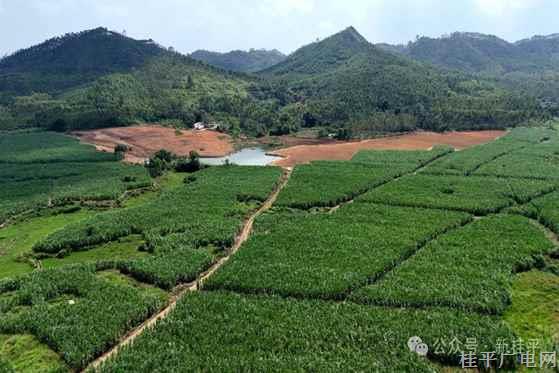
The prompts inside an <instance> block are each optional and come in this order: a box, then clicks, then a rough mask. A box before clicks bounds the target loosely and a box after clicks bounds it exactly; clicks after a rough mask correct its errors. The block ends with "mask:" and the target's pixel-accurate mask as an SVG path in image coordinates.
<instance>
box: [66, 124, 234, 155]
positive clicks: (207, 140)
mask: <svg viewBox="0 0 559 373" xmlns="http://www.w3.org/2000/svg"><path fill="white" fill-rule="evenodd" d="M72 134H73V135H74V136H76V137H78V138H79V139H80V140H81V141H82V142H84V143H88V144H92V145H95V147H96V148H97V150H100V151H105V152H113V150H114V147H115V145H117V144H125V145H128V146H130V147H131V149H132V150H131V151H129V152H128V153H127V154H126V158H125V160H126V161H127V162H131V163H143V161H144V160H145V159H147V158H149V157H150V156H151V155H152V154H153V153H155V152H157V151H158V150H160V149H166V150H169V151H171V152H173V153H175V154H177V155H180V156H186V155H188V154H189V153H190V152H191V151H193V150H194V151H196V152H198V153H199V154H200V155H201V156H202V157H223V156H226V155H228V154H230V153H231V152H233V150H234V148H233V144H232V141H231V137H230V136H228V135H226V134H223V133H220V132H216V131H210V130H202V131H195V130H180V132H179V131H176V130H175V129H174V128H168V127H161V126H155V125H140V126H131V127H114V128H103V129H98V130H92V131H76V132H73V133H72Z"/></svg>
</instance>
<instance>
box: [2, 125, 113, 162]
mask: <svg viewBox="0 0 559 373" xmlns="http://www.w3.org/2000/svg"><path fill="white" fill-rule="evenodd" d="M114 160H115V155H114V154H112V153H100V152H98V151H96V150H95V148H94V147H93V146H86V145H82V144H80V143H79V142H78V141H77V140H76V139H73V138H71V137H68V136H63V135H60V134H58V133H54V132H15V133H8V134H2V136H1V137H0V163H18V164H22V163H24V164H25V163H60V162H110V161H114Z"/></svg>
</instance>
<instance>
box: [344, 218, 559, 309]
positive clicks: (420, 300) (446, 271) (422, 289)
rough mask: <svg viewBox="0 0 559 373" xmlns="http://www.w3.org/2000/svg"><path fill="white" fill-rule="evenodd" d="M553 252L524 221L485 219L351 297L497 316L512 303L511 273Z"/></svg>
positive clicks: (541, 235)
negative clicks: (465, 310)
mask: <svg viewBox="0 0 559 373" xmlns="http://www.w3.org/2000/svg"><path fill="white" fill-rule="evenodd" d="M552 250H553V245H552V243H551V242H550V241H549V240H548V239H547V238H546V237H545V235H544V233H543V232H542V231H541V230H540V229H538V228H537V227H535V226H534V225H533V224H530V222H529V221H528V220H527V219H525V218H522V217H519V216H494V217H489V218H484V219H481V220H478V221H476V222H475V223H472V224H469V225H468V226H466V227H462V228H460V229H457V230H455V231H453V232H451V233H449V234H447V235H443V236H441V237H439V238H437V239H436V240H434V241H433V242H431V243H430V244H429V245H427V246H426V247H425V248H423V249H421V250H420V251H419V252H418V253H417V254H416V255H414V256H413V257H412V258H410V259H409V260H408V261H406V263H404V264H402V265H401V266H399V267H398V268H396V269H395V270H394V271H392V272H390V273H389V274H388V275H387V276H385V277H384V278H383V279H382V280H380V281H378V282H376V283H375V284H373V285H371V286H368V287H365V288H363V289H360V290H359V291H357V292H356V293H355V294H352V299H354V300H356V301H358V302H363V303H370V304H384V305H390V306H413V307H425V306H448V307H452V308H464V309H475V310H478V311H479V312H482V313H494V314H497V313H502V312H504V311H505V310H506V307H507V306H509V305H510V303H511V295H510V283H511V278H512V276H513V275H514V273H516V272H521V271H523V270H524V269H526V268H533V267H535V266H536V264H537V261H538V260H541V258H542V256H543V255H544V254H548V253H549V252H551V251H552Z"/></svg>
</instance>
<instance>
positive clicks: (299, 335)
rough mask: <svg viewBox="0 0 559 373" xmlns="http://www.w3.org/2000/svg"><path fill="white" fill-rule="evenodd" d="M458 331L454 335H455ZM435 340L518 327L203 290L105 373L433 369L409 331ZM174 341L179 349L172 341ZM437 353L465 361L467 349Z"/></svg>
mask: <svg viewBox="0 0 559 373" xmlns="http://www.w3.org/2000/svg"><path fill="white" fill-rule="evenodd" d="M449 330H452V336H449V335H448V333H449ZM410 335H411V336H413V335H421V337H422V338H423V340H424V341H425V342H426V343H428V344H429V345H430V346H432V345H434V343H435V341H436V340H437V339H438V338H441V336H448V337H450V338H452V337H456V338H457V339H461V340H466V338H475V339H476V340H477V341H478V342H479V348H480V349H482V350H484V351H485V350H488V351H490V350H495V344H496V343H497V340H499V339H504V340H506V339H510V338H512V334H511V331H510V330H509V329H508V328H507V327H506V326H505V325H504V324H502V323H501V322H499V321H498V320H497V319H496V318H492V317H487V316H480V315H473V314H465V313H461V312H457V311H453V310H440V309H439V310H437V309H427V310H412V309H408V310H405V309H384V308H369V307H363V306H358V305H355V304H348V303H345V304H340V303H330V302H324V301H309V300H305V301H294V300H284V299H279V298H275V297H244V296H240V295H236V294H229V293H221V292H216V293H207V294H195V295H192V296H188V297H186V298H185V299H184V300H182V301H181V302H180V303H179V305H178V307H177V309H176V311H175V312H174V313H173V314H172V316H171V317H169V318H168V319H166V320H164V321H162V322H161V323H160V324H158V326H157V328H155V329H152V330H150V331H148V332H146V334H145V335H143V336H142V337H141V338H140V339H139V340H138V342H137V343H135V344H134V345H132V346H129V347H126V348H125V349H124V350H123V351H122V353H121V354H119V355H118V356H117V357H116V358H115V359H113V360H110V361H109V362H108V363H106V364H105V365H104V366H103V367H102V369H101V371H102V372H121V371H153V370H167V371H170V370H174V369H177V367H181V369H183V370H184V371H198V370H202V371H211V372H214V371H215V372H219V371H224V370H234V371H246V370H256V371H292V370H297V371H312V370H318V371H337V370H340V369H342V370H348V371H370V370H378V371H397V372H432V371H433V367H432V366H431V365H430V364H429V363H428V362H427V360H425V359H423V358H420V357H419V356H418V355H416V354H414V353H411V352H410V351H409V349H408V348H407V346H406V343H407V340H408V339H409V338H410V337H409V336H410ZM169 346H172V348H169ZM432 356H433V357H434V358H435V359H439V360H440V361H451V362H453V363H457V362H459V360H460V356H459V354H455V353H449V352H444V353H441V354H438V355H437V354H436V353H435V352H434V351H433V352H432Z"/></svg>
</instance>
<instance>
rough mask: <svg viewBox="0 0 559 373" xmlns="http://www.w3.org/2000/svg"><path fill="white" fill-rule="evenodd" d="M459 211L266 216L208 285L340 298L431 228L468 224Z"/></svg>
mask: <svg viewBox="0 0 559 373" xmlns="http://www.w3.org/2000/svg"><path fill="white" fill-rule="evenodd" d="M469 219H470V216H469V215H468V214H464V213H457V212H447V211H436V210H424V209H414V208H398V207H394V208H392V207H386V206H375V205H369V204H361V203H356V204H352V205H348V206H345V207H343V208H341V209H340V210H338V211H336V213H334V214H318V215H310V216H306V215H290V214H271V215H268V216H266V217H264V218H263V219H262V221H257V225H256V232H255V234H254V235H253V237H252V238H251V239H250V240H249V242H247V244H246V245H245V247H244V248H243V250H242V251H240V252H239V253H238V254H237V255H236V256H235V257H234V258H233V259H232V260H231V261H230V262H229V263H227V264H226V265H225V266H224V267H223V269H222V270H221V271H220V272H218V273H217V274H216V275H215V276H213V277H212V278H211V279H210V281H209V282H208V283H207V285H206V287H207V288H209V289H227V290H234V291H240V292H246V293H266V294H279V295H285V296H298V297H309V298H324V299H343V298H344V297H346V296H347V294H348V293H349V292H350V291H351V289H353V288H356V287H359V286H361V285H364V284H366V283H367V281H369V280H372V279H374V278H376V277H378V276H380V275H381V274H382V273H383V272H385V271H387V270H389V269H390V268H391V267H392V266H394V265H395V264H396V263H398V262H400V261H402V260H404V259H405V258H406V257H408V256H410V255H411V254H413V253H414V252H415V251H416V250H417V249H418V247H420V246H421V245H422V244H423V243H425V242H426V241H428V240H429V239H432V238H434V237H435V236H436V235H437V234H439V233H441V232H444V231H445V230H447V229H450V228H452V227H455V226H458V225H461V224H464V223H466V222H468V221H469Z"/></svg>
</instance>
